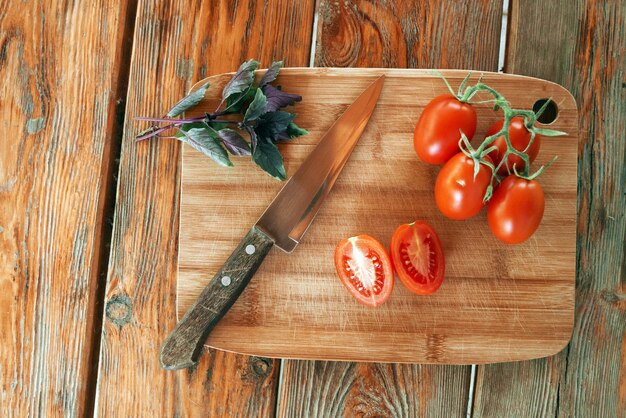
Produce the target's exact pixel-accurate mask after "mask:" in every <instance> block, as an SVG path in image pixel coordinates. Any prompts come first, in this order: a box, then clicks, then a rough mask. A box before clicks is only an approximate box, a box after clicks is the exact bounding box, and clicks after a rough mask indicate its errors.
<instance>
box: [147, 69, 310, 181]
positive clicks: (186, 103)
mask: <svg viewBox="0 0 626 418" xmlns="http://www.w3.org/2000/svg"><path fill="white" fill-rule="evenodd" d="M282 66H283V63H282V61H277V62H273V63H272V64H271V65H270V67H269V68H268V70H267V71H266V72H265V74H264V75H263V77H261V79H260V80H259V82H258V84H255V71H256V70H257V68H258V67H259V63H258V61H255V60H252V59H251V60H248V61H246V62H244V63H243V64H241V66H239V69H238V70H237V72H235V74H234V75H233V77H232V78H231V79H230V81H229V82H228V83H227V84H226V85H225V86H224V88H223V90H222V95H221V96H222V101H221V102H220V104H219V106H218V107H217V109H215V111H214V112H213V113H205V114H204V115H203V116H198V117H194V118H187V119H184V118H177V117H178V116H179V115H181V114H182V113H183V112H185V111H186V110H188V109H190V108H191V107H193V106H195V105H197V104H198V103H200V102H201V101H202V99H203V98H204V95H205V93H206V91H207V90H208V89H209V87H210V86H209V84H208V83H206V84H204V85H203V86H201V87H200V88H198V89H196V90H194V91H193V92H191V93H189V94H188V95H187V96H185V97H183V98H182V99H181V100H180V101H179V102H178V103H176V104H175V105H174V106H173V107H172V108H171V109H170V110H169V111H168V112H167V114H166V116H165V117H161V118H145V117H139V118H136V119H138V120H144V121H148V122H152V125H151V126H150V127H149V128H148V129H146V130H144V131H142V132H140V133H139V134H138V135H137V137H136V139H137V141H142V140H145V139H149V138H175V139H178V140H180V141H182V142H186V143H188V144H189V145H191V146H192V147H194V148H195V149H197V150H199V151H200V152H202V153H204V154H205V155H207V156H208V157H210V158H211V159H213V160H214V161H215V162H217V163H218V164H220V165H223V166H232V165H233V164H232V162H231V161H230V158H229V153H230V155H233V156H251V158H252V161H254V162H255V163H256V164H257V165H258V166H259V167H261V168H262V169H263V170H264V171H265V172H267V173H268V174H269V175H271V176H272V177H275V178H277V179H279V180H284V179H285V178H286V177H287V174H286V172H285V166H284V164H283V159H282V156H281V154H280V151H279V150H278V147H277V146H276V144H277V143H278V142H282V141H287V140H290V139H292V138H296V137H298V136H301V135H306V134H307V133H308V132H307V131H306V130H305V129H302V128H300V127H299V126H298V125H296V124H295V123H294V122H293V120H294V118H295V117H296V115H295V114H292V113H289V112H287V111H284V110H281V109H283V108H284V107H286V106H291V105H294V104H295V103H296V102H299V101H301V100H302V97H301V96H299V95H297V94H291V93H287V92H284V91H283V90H282V89H281V88H280V87H274V86H272V85H271V84H269V83H271V82H273V81H275V80H276V78H277V77H278V74H279V72H280V69H281V68H282ZM225 115H240V116H241V117H240V119H239V120H234V119H232V117H230V118H229V119H224V118H223V116H225ZM158 124H161V125H158ZM171 129H174V130H176V133H175V135H174V136H165V135H164V133H165V132H166V131H169V130H171ZM245 136H247V137H248V138H249V139H250V142H248V141H247V140H246V139H245Z"/></svg>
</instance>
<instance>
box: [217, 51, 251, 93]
mask: <svg viewBox="0 0 626 418" xmlns="http://www.w3.org/2000/svg"><path fill="white" fill-rule="evenodd" d="M257 68H259V62H258V61H255V60H253V59H251V60H249V61H246V62H244V63H243V64H241V66H240V67H239V69H238V70H237V72H236V73H235V75H233V78H231V79H230V81H229V82H228V83H227V84H226V85H225V86H224V90H223V91H222V100H226V99H227V98H228V97H229V96H231V95H233V94H236V93H241V92H242V91H244V90H247V89H248V87H250V86H251V85H252V82H253V81H254V71H255V70H256V69H257Z"/></svg>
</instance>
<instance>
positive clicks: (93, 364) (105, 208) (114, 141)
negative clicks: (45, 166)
mask: <svg viewBox="0 0 626 418" xmlns="http://www.w3.org/2000/svg"><path fill="white" fill-rule="evenodd" d="M124 14H125V16H124ZM136 18H137V1H136V0H129V1H128V3H127V6H126V8H122V10H120V16H119V19H120V20H122V19H124V28H123V30H122V33H121V34H120V35H119V39H118V42H119V44H120V45H121V46H120V48H119V67H118V72H117V74H116V75H114V77H116V80H115V89H114V91H113V98H114V100H115V106H114V107H112V110H113V111H114V112H115V115H114V122H113V127H112V129H111V135H110V138H109V139H110V148H109V152H108V156H107V158H106V159H105V164H104V167H103V168H102V171H103V173H105V180H104V181H105V190H104V192H103V197H104V200H103V203H102V212H101V215H100V216H101V222H100V230H99V231H98V232H97V233H96V236H99V237H100V245H99V246H98V251H99V252H100V256H99V257H98V263H97V266H96V268H95V271H96V274H97V275H98V280H97V281H96V284H97V288H96V294H95V297H94V302H95V303H96V306H95V308H94V314H93V315H94V328H93V333H92V337H91V338H92V339H93V344H92V351H91V353H90V362H89V363H90V364H89V371H88V372H87V385H86V395H85V416H92V417H93V416H95V412H96V408H97V399H98V398H97V396H96V394H97V393H96V392H97V389H98V380H99V377H100V376H99V370H100V345H101V343H102V327H103V323H104V314H105V298H106V280H107V276H108V267H109V258H110V255H111V241H112V233H113V223H114V219H113V218H114V215H115V206H116V204H117V179H118V177H119V165H120V157H121V152H122V138H123V136H124V122H125V119H126V98H127V96H128V84H129V76H130V63H131V56H132V53H133V46H134V38H135V37H134V34H135V24H136Z"/></svg>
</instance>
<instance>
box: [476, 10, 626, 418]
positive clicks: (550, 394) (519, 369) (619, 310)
mask: <svg viewBox="0 0 626 418" xmlns="http://www.w3.org/2000/svg"><path fill="white" fill-rule="evenodd" d="M512 6H513V8H512V14H511V33H510V48H509V50H508V53H507V72H515V73H520V74H526V75H532V76H537V77H542V78H546V79H549V80H553V81H556V82H558V83H560V84H562V85H564V86H565V87H567V88H569V89H570V91H571V92H572V94H573V95H574V96H575V97H576V98H577V101H578V105H579V109H580V142H579V165H578V167H579V168H578V174H579V183H578V190H579V195H578V201H579V207H578V213H579V219H578V237H577V238H578V260H577V263H578V265H577V268H578V277H577V291H576V315H575V326H574V332H573V337H572V342H571V343H570V345H569V347H568V349H567V350H564V351H563V352H561V353H559V354H558V355H556V356H554V357H551V358H548V359H542V360H536V361H534V362H527V363H519V364H503V365H490V366H484V367H481V369H480V370H479V373H478V375H479V376H480V379H479V380H478V382H477V383H478V384H477V387H476V402H475V415H476V416H505V415H506V416H520V417H522V416H563V417H572V416H580V417H617V416H624V415H626V364H625V362H624V359H625V358H626V355H625V354H624V353H625V351H624V347H626V343H625V342H624V341H625V340H624V336H625V335H626V303H624V301H625V300H626V295H625V294H624V286H625V283H626V272H625V270H624V269H625V266H626V264H625V263H626V261H625V260H626V259H625V255H624V254H625V252H624V251H625V248H624V243H625V239H624V238H625V236H626V212H625V210H624V208H626V190H625V188H624V187H625V183H624V179H625V177H624V176H625V171H624V161H625V159H626V142H625V141H624V135H623V132H624V129H625V128H626V105H625V103H626V100H625V95H624V92H625V91H626V90H625V86H626V85H625V84H624V77H625V69H626V65H625V64H626V30H625V28H626V4H625V3H624V2H623V1H610V2H604V1H595V0H587V1H584V0H580V1H576V2H573V3H570V2H568V3H567V7H563V5H562V4H561V5H559V4H558V3H554V2H552V3H550V2H529V3H526V2H524V3H523V4H522V2H512ZM538 28H546V31H544V30H538ZM556 168H557V166H555V167H554V169H556ZM509 382H516V384H510V383H509Z"/></svg>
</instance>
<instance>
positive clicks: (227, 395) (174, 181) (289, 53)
mask: <svg viewBox="0 0 626 418" xmlns="http://www.w3.org/2000/svg"><path fill="white" fill-rule="evenodd" d="M137 10H138V11H137V20H136V22H137V23H136V28H135V37H134V47H133V48H134V53H133V60H132V62H131V70H130V81H129V95H128V105H127V109H126V121H125V127H124V139H123V144H122V153H121V161H120V174H119V183H118V195H117V208H116V213H115V224H114V230H113V240H112V245H111V259H110V266H109V274H108V278H107V287H106V298H105V302H106V315H105V319H104V324H103V334H102V345H101V352H100V373H99V381H98V392H97V405H96V406H97V408H96V410H97V413H98V414H99V415H100V416H197V415H200V416H267V415H271V414H272V413H273V410H274V405H275V393H276V384H277V379H276V375H277V371H278V369H279V366H278V365H279V363H278V361H274V360H267V359H259V358H254V357H252V358H251V357H246V356H240V355H234V354H228V353H220V352H213V351H210V352H209V353H210V354H208V355H204V356H203V357H202V359H201V361H200V364H199V366H198V367H197V368H196V369H195V370H193V371H184V372H165V371H163V370H161V368H160V367H159V346H160V344H161V343H162V342H163V340H164V339H165V337H166V336H167V334H168V333H169V331H171V329H172V328H173V327H174V324H175V323H176V309H175V307H176V303H175V290H176V270H177V262H176V259H177V239H178V209H179V206H178V201H179V184H180V183H179V182H180V173H181V171H180V169H181V167H180V146H179V144H178V143H176V142H175V141H172V140H162V141H153V142H150V143H140V144H136V143H135V142H134V140H133V137H134V135H135V134H136V133H137V132H138V131H139V130H140V129H142V128H143V125H142V124H139V123H136V122H134V121H133V120H132V119H133V117H135V116H145V115H159V114H161V113H162V112H163V111H164V109H165V108H166V107H167V106H168V105H169V104H171V103H174V102H175V101H176V100H177V99H179V98H180V97H181V96H182V95H183V94H184V93H185V91H186V90H187V89H188V88H189V86H190V85H191V84H192V83H193V82H194V81H197V80H199V79H201V78H203V77H204V76H206V75H207V74H212V73H221V72H225V71H232V70H234V69H236V68H237V66H238V65H239V64H240V63H241V61H243V60H244V59H247V58H251V57H256V58H258V59H260V60H261V61H262V63H263V64H265V65H268V64H269V63H270V61H271V60H272V59H274V58H276V59H284V60H285V62H286V64H287V65H294V66H297V65H300V66H301V65H305V64H306V62H307V60H308V56H309V50H310V39H311V30H312V22H313V1H312V0H311V1H308V2H307V3H303V2H300V1H295V0H284V1H272V2H269V1H265V2H263V1H252V0H250V1H239V2H231V1H227V0H222V1H205V2H200V1H197V2H192V3H191V4H189V2H183V1H174V2H162V3H161V2H159V3H157V2H152V1H142V2H140V3H139V5H138V9H137ZM208 163H209V164H210V163H211V162H208Z"/></svg>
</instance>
